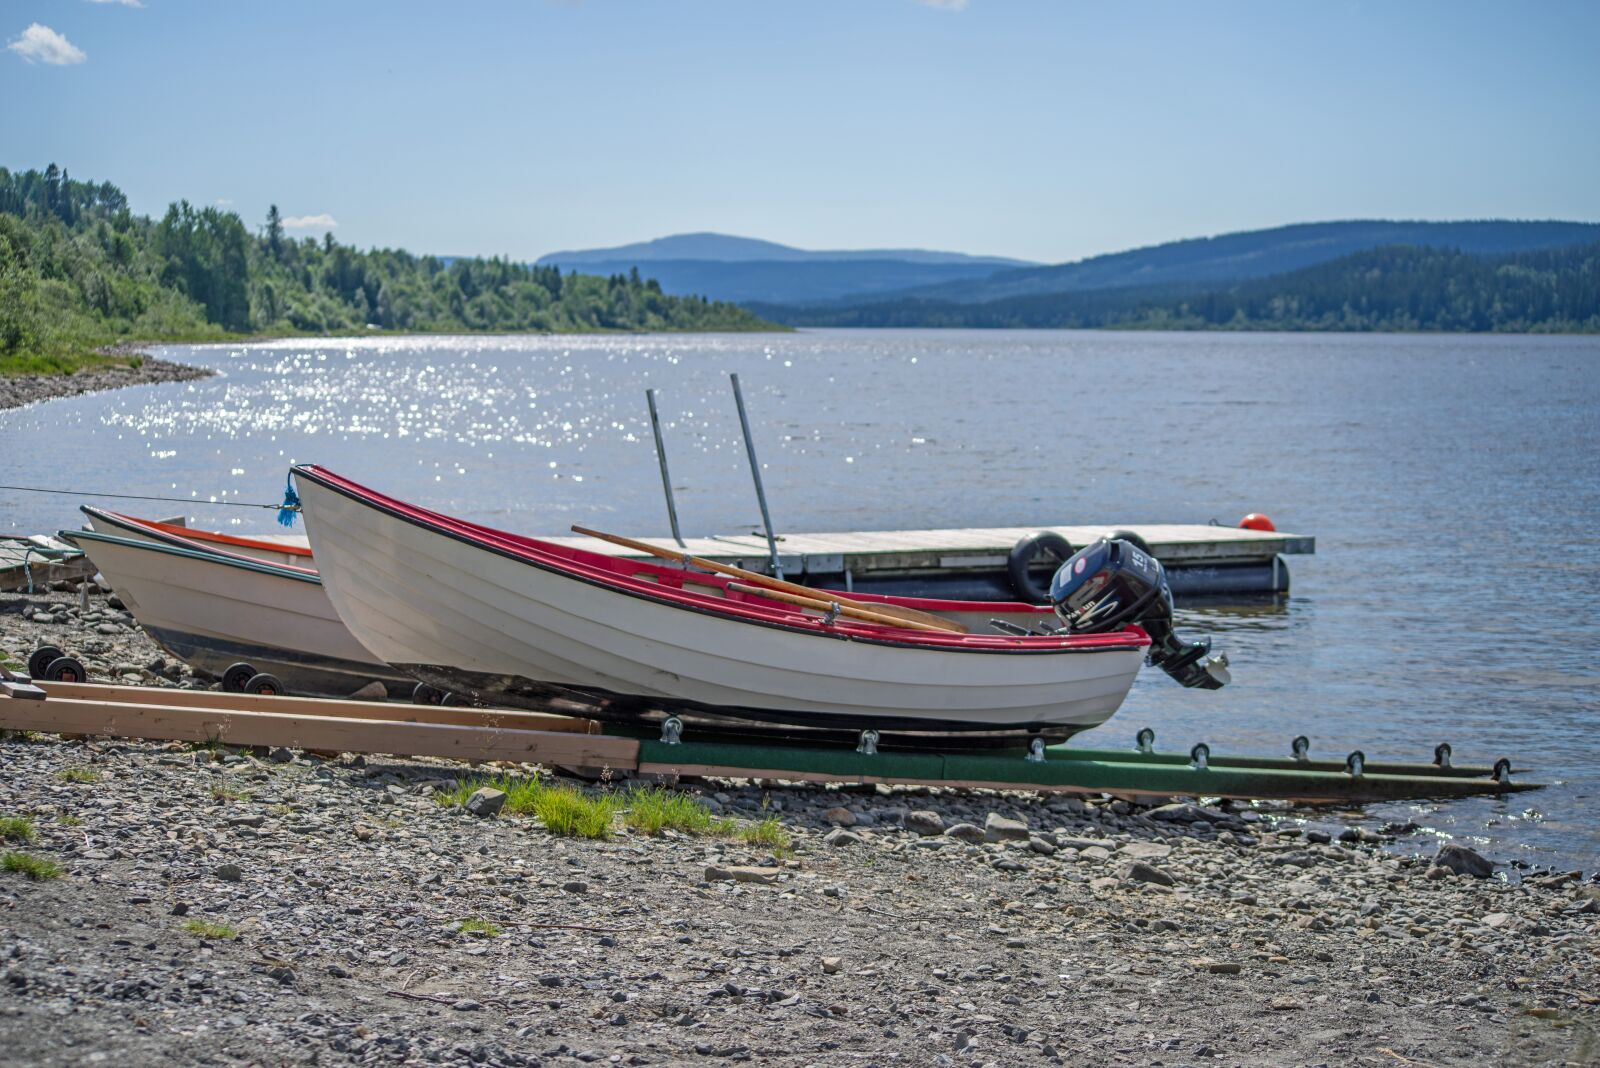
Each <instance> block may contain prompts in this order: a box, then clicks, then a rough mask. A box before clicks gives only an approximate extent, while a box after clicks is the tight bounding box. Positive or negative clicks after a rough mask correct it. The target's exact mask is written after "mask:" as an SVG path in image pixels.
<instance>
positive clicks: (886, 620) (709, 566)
mask: <svg viewBox="0 0 1600 1068" xmlns="http://www.w3.org/2000/svg"><path fill="white" fill-rule="evenodd" d="M572 530H573V532H574V533H577V534H587V535H588V536H589V537H591V538H599V539H600V540H601V541H609V542H610V543H611V544H613V545H621V546H622V547H624V548H627V549H633V550H635V551H637V552H642V553H648V554H649V555H651V556H658V557H660V558H661V559H663V560H671V561H673V562H674V563H679V564H685V565H687V566H689V567H698V568H700V569H701V570H702V571H712V572H715V573H717V574H719V575H727V576H729V577H731V578H736V579H743V580H744V584H740V583H738V582H730V583H729V584H728V589H730V590H733V591H735V592H739V593H754V594H758V595H760V596H762V597H768V598H771V599H772V600H774V601H782V602H783V603H784V604H792V605H795V606H797V607H800V608H810V609H812V610H814V611H818V612H831V611H832V610H833V608H834V606H835V605H837V606H838V609H839V615H842V616H848V617H850V618H851V619H858V620H860V621H862V622H863V623H876V624H878V625H879V626H884V627H908V628H910V629H912V630H932V631H943V632H945V633H948V634H966V633H967V628H966V627H964V626H962V625H961V624H960V623H957V622H956V621H955V620H953V619H944V618H942V617H940V616H935V615H931V614H929V613H927V612H919V611H917V610H916V609H915V608H904V607H901V606H900V605H893V604H876V603H869V602H864V601H852V600H849V599H847V598H844V597H840V596H838V595H836V594H832V593H824V592H823V591H821V590H814V589H812V588H811V587H809V586H801V585H798V584H796V583H793V582H785V581H783V580H782V579H776V578H772V577H771V576H769V575H763V574H761V573H760V572H757V571H746V570H745V569H744V568H742V567H734V566H733V565H732V564H719V563H717V562H716V561H715V560H706V559H704V558H702V557H699V556H690V555H689V554H688V553H684V552H679V551H678V550H676V549H663V548H661V547H660V546H657V545H651V544H650V543H649V542H644V541H637V540H635V539H633V538H625V537H623V536H622V535H621V534H607V533H605V532H604V531H601V530H590V529H589V528H588V527H580V526H578V525H577V524H573V527H572Z"/></svg>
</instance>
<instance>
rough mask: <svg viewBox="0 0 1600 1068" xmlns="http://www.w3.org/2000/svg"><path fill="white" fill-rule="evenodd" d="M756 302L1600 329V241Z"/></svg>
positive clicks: (1116, 322)
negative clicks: (1031, 287)
mask: <svg viewBox="0 0 1600 1068" xmlns="http://www.w3.org/2000/svg"><path fill="white" fill-rule="evenodd" d="M748 307H749V308H750V309H751V310H752V311H754V312H756V313H757V314H758V315H762V316H765V317H766V318H769V319H772V320H774V321H776V322H782V323H787V324H789V325H792V326H855V327H929V326H941V327H1024V328H1102V329H1136V328H1146V329H1163V330H1354V331H1463V332H1465V331H1471V332H1479V333H1490V332H1507V333H1595V332H1600V244H1585V245H1573V246H1568V247H1565V248H1554V249H1545V250H1541V251H1537V252H1517V253H1512V254H1508V255H1495V256H1484V255H1473V254H1470V253H1466V252H1462V251H1460V250H1457V249H1449V248H1433V247H1426V248H1425V247H1416V246H1409V245H1391V246H1386V247H1382V248H1376V249H1371V250H1369V251H1365V252H1357V253H1353V254H1351V255H1348V256H1344V257H1342V258H1340V259H1336V260H1331V261H1329V262H1327V263H1322V264H1317V265H1316V266H1313V267H1306V268H1302V269H1300V270H1296V271H1289V272H1285V273H1283V274H1277V275H1272V276H1269V277H1266V278H1257V279H1252V280H1250V281H1245V282H1239V283H1236V284H1233V285H1228V286H1204V285H1199V284H1189V285H1163V286H1130V287H1122V288H1115V289H1098V290H1089V291H1085V292H1076V293H1050V294H1042V295H1038V296H1025V297H1012V298H1007V299H1003V300H994V301H986V302H982V303H971V304H966V303H959V302H956V301H948V300H937V301H935V300H918V299H911V298H908V299H901V300H895V301H881V302H876V303H867V304H858V305H836V306H824V305H817V306H811V307H795V306H784V305H771V304H750V305H748Z"/></svg>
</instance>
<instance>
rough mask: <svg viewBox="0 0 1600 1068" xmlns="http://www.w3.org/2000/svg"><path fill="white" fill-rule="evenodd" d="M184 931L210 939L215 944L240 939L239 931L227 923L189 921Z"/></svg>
mask: <svg viewBox="0 0 1600 1068" xmlns="http://www.w3.org/2000/svg"><path fill="white" fill-rule="evenodd" d="M183 929H184V930H185V931H188V932H189V933H190V934H192V935H196V936H198V937H200V938H209V939H211V940H212V941H213V942H227V941H230V940H232V939H235V938H238V937H239V930H238V928H236V927H230V926H228V925H227V924H225V923H213V922H211V921H210V920H188V921H186V922H185V923H184V925H183Z"/></svg>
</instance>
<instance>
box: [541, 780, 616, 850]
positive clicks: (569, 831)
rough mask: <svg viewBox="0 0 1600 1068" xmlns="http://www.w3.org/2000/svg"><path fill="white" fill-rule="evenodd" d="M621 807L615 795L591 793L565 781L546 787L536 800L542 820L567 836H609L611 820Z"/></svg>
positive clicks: (557, 832)
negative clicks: (564, 782) (568, 784)
mask: <svg viewBox="0 0 1600 1068" xmlns="http://www.w3.org/2000/svg"><path fill="white" fill-rule="evenodd" d="M621 807H622V803H621V801H620V800H619V799H618V798H617V797H616V796H615V795H614V794H597V795H590V794H586V793H584V792H583V791H582V790H580V789H578V788H577V787H576V786H567V785H565V784H561V785H556V786H546V787H543V788H542V789H540V790H539V791H538V792H537V793H536V794H535V796H534V799H533V814H534V815H535V816H537V817H538V818H539V822H540V823H543V824H544V825H545V828H546V829H547V830H548V831H550V833H551V834H559V835H562V836H564V837H567V838H610V837H611V821H612V820H613V819H615V818H616V815H617V810H618V809H620V808H621Z"/></svg>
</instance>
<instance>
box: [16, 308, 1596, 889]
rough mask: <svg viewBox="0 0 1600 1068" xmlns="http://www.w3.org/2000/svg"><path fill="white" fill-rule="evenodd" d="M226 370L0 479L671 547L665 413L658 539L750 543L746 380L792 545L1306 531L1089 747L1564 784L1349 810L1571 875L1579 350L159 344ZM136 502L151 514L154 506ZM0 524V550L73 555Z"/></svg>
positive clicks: (73, 407)
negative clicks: (308, 491) (1260, 589)
mask: <svg viewBox="0 0 1600 1068" xmlns="http://www.w3.org/2000/svg"><path fill="white" fill-rule="evenodd" d="M164 355H167V356H168V357H169V358H174V359H178V360H180V361H184V362H191V363H200V364H204V365H206V366H209V367H212V368H215V369H217V370H218V371H219V372H220V373H219V374H218V375H217V376H216V377H214V378H209V379H205V380H202V381H198V382H190V383H180V384H173V385H166V386H151V387H137V388H133V389H127V390H122V391H117V392H114V393H104V394H95V395H90V396H84V397H78V398H72V399H68V400H62V401H56V402H52V403H50V404H48V405H42V406H36V407H34V408H27V409H18V410H13V411H8V412H4V413H0V456H4V457H5V459H6V468H7V475H8V479H9V480H11V481H16V482H26V483H59V484H66V485H71V486H81V487H104V488H115V489H117V490H119V491H122V492H129V493H158V494H171V495H173V496H177V497H181V498H183V499H184V500H185V501H186V502H191V503H192V505H193V507H191V508H180V507H179V506H168V509H167V510H172V511H176V510H185V511H189V512H190V513H191V514H193V515H195V516H197V517H198V521H200V522H203V523H206V524H207V525H212V526H229V527H231V528H232V529H236V530H242V531H250V530H259V531H267V530H274V529H276V528H275V527H274V526H273V517H272V514H271V512H269V511H266V510H245V509H225V508H220V507H210V506H209V505H208V503H207V502H211V501H262V502H274V501H276V499H277V498H278V496H279V495H280V494H281V492H282V486H283V477H284V471H285V469H286V468H287V467H288V465H289V464H290V463H291V462H294V461H315V462H319V463H324V464H327V465H329V466H331V467H334V468H336V469H338V470H340V471H342V472H344V473H346V474H349V475H351V476H352V477H355V478H359V479H363V480H366V481H368V482H371V483H372V484H374V485H376V486H378V487H381V488H383V489H385V490H388V491H390V492H393V493H396V494H398V495H400V496H402V497H412V498H415V499H417V500H418V501H419V502H422V503H425V504H429V505H431V506H434V507H437V508H440V509H443V510H445V511H450V512H455V513H459V514H461V515H463V516H466V517H467V518H471V519H476V520H479V521H483V522H488V523H493V524H497V525H500V526H505V527H508V528H511V529H515V530H522V531H527V532H530V533H551V532H558V531H561V530H564V529H565V528H566V527H567V526H568V525H569V524H571V523H573V522H583V523H590V524H593V525H597V526H602V527H609V528H611V529H617V530H622V531H659V530H662V529H664V528H665V526H666V520H665V510H664V508H663V506H662V503H661V493H660V486H659V482H658V477H659V476H658V472H657V468H656V463H655V457H654V449H653V445H652V440H651V433H650V427H649V421H648V415H647V412H646V409H645V405H644V397H643V392H644V390H645V389H647V388H649V387H656V388H657V389H658V390H659V403H660V409H661V414H662V418H663V421H664V433H665V435H666V439H667V444H668V448H669V451H670V453H671V460H672V472H673V477H674V480H675V483H676V485H677V487H678V509H679V513H680V515H681V516H682V518H683V522H684V526H685V529H686V530H688V531H690V532H695V533H713V532H720V533H727V532H732V531H739V530H751V529H754V528H755V527H756V525H757V524H758V523H759V515H758V513H757V510H756V507H755V501H754V497H753V495H752V493H751V490H750V484H749V473H748V471H747V469H746V467H745V458H744V451H743V447H742V445H741V443H740V438H739V430H738V421H737V417H736V415H735V413H734V410H733V405H732V400H731V397H730V396H729V389H728V384H727V374H728V373H729V372H730V371H737V372H739V373H740V375H741V378H742V381H743V384H744V388H745V392H746V397H747V400H748V402H749V406H750V410H751V415H752V419H753V422H754V424H755V433H756V437H757V444H758V447H759V450H760V454H761V459H762V463H763V466H764V469H765V471H764V474H765V478H766V483H767V488H768V493H769V495H770V497H771V500H772V511H773V515H774V519H775V521H776V522H777V523H778V525H779V526H780V527H781V528H785V529H789V530H802V529H810V530H827V529H835V530H837V529H857V530H860V529H882V528H918V527H952V526H955V527H959V526H990V525H996V524H1018V525H1031V524H1036V523H1037V524H1044V523H1071V522H1105V523H1107V524H1108V525H1111V524H1122V523H1134V522H1140V521H1199V522H1204V521H1206V520H1208V519H1212V518H1217V519H1219V520H1220V521H1222V522H1232V521H1234V520H1235V519H1236V518H1237V517H1238V516H1240V515H1242V514H1244V513H1245V512H1249V511H1255V510H1260V511H1265V512H1267V513H1268V514H1270V515H1272V516H1273V518H1274V519H1275V520H1277V521H1278V523H1279V524H1280V526H1281V527H1283V528H1285V529H1292V530H1296V531H1304V532H1306V533H1311V534H1315V535H1317V538H1318V550H1319V555H1317V556H1315V557H1311V558H1301V559H1295V560H1291V562H1290V564H1291V567H1292V569H1293V571H1294V575H1295V596H1294V597H1293V598H1292V599H1291V600H1290V601H1289V602H1288V603H1287V604H1283V605H1278V606H1271V607H1265V608H1263V607H1261V606H1255V607H1242V608H1234V609H1207V610H1204V611H1198V610H1197V611H1190V612H1185V613H1184V625H1185V627H1186V628H1188V629H1189V630H1192V631H1205V632H1209V633H1212V634H1215V635H1216V636H1217V639H1218V642H1219V645H1220V646H1222V647H1224V648H1226V649H1227V650H1228V652H1229V655H1230V657H1231V658H1232V660H1233V662H1234V665H1235V670H1234V678H1235V682H1234V685H1233V686H1231V687H1230V688H1229V689H1227V690H1225V691H1222V692H1221V693H1219V694H1209V693H1208V694H1195V693H1192V692H1189V691H1182V690H1179V689H1178V688H1177V687H1174V686H1173V685H1172V684H1171V683H1170V682H1168V681H1167V680H1166V679H1165V678H1164V677H1161V676H1159V673H1157V675H1156V676H1152V677H1146V678H1142V679H1141V680H1140V681H1139V683H1138V684H1137V686H1136V688H1135V691H1134V694H1133V696H1132V697H1131V698H1130V700H1129V702H1128V704H1127V705H1126V706H1125V708H1124V710H1123V712H1121V713H1120V714H1119V715H1118V716H1117V717H1116V718H1115V719H1113V720H1112V721H1111V723H1110V724H1109V725H1108V726H1106V727H1104V728H1102V729H1100V730H1097V731H1094V732H1091V733H1090V734H1088V735H1085V736H1084V741H1085V742H1086V743H1088V744H1094V745H1109V746H1118V747H1121V746H1124V745H1130V746H1131V744H1132V741H1131V740H1132V737H1133V734H1134V732H1135V730H1137V729H1138V728H1139V727H1141V726H1144V725H1146V724H1149V725H1153V726H1155V727H1156V729H1157V731H1158V734H1159V736H1160V739H1161V743H1162V745H1163V748H1170V749H1178V748H1180V747H1181V748H1184V749H1186V748H1187V747H1188V746H1189V745H1190V744H1191V743H1192V742H1194V741H1199V740H1205V741H1207V742H1209V743H1211V744H1212V746H1213V748H1214V749H1215V750H1216V751H1217V752H1224V751H1227V750H1230V749H1231V750H1235V751H1238V750H1246V749H1248V750H1251V751H1256V752H1267V753H1275V752H1284V753H1286V752H1287V749H1288V742H1289V739H1290V738H1292V737H1293V736H1294V735H1296V734H1300V733H1308V734H1310V735H1311V736H1312V738H1313V745H1314V747H1315V751H1316V752H1317V753H1319V754H1323V755H1327V754H1337V755H1342V754H1343V753H1344V752H1347V751H1348V750H1350V749H1355V748H1361V749H1363V750H1365V751H1366V753H1367V755H1368V757H1369V758H1370V759H1373V760H1379V759H1408V760H1414V759H1427V757H1428V755H1429V754H1431V752H1432V750H1433V746H1434V744H1435V743H1437V742H1439V741H1450V742H1451V743H1452V744H1453V745H1454V748H1455V751H1456V755H1457V760H1458V761H1459V762H1466V761H1473V762H1479V761H1481V762H1489V761H1492V760H1493V759H1494V758H1495V757H1497V756H1500V755H1502V754H1511V755H1513V756H1514V757H1516V759H1517V761H1518V764H1519V766H1522V765H1525V766H1527V767H1528V768H1529V769H1531V770H1530V771H1529V772H1528V774H1529V775H1530V776H1535V775H1536V776H1537V777H1539V778H1540V779H1545V780H1556V781H1559V782H1560V783H1561V785H1559V786H1557V787H1555V788H1553V789H1551V790H1548V791H1545V792H1544V793H1542V794H1538V795H1533V796H1532V797H1531V798H1530V797H1529V795H1520V796H1516V797H1512V798H1510V799H1507V800H1504V801H1497V800H1493V799H1483V800H1475V801H1468V802H1455V803H1450V804H1447V805H1443V806H1440V805H1434V804H1421V803H1419V804H1412V805H1389V806H1375V807H1373V808H1372V809H1370V810H1369V818H1371V819H1372V820H1374V821H1376V822H1386V821H1390V820H1394V821H1397V822H1404V821H1405V820H1407V819H1416V820H1417V821H1418V822H1421V823H1426V824H1428V825H1429V826H1430V827H1431V828H1433V829H1434V833H1436V834H1441V835H1453V836H1457V837H1460V838H1462V839H1464V840H1467V841H1471V842H1476V843H1480V844H1484V845H1486V846H1487V847H1488V848H1490V849H1491V850H1492V851H1495V852H1498V853H1500V854H1501V855H1522V856H1528V857H1545V858H1550V859H1560V860H1562V861H1563V862H1565V863H1571V864H1580V865H1582V866H1584V867H1593V866H1594V862H1593V856H1594V854H1595V852H1596V850H1597V848H1600V840H1597V835H1600V831H1597V827H1600V819H1597V818H1596V816H1597V814H1600V739H1597V732H1596V731H1595V726H1596V723H1597V722H1600V686H1597V685H1596V683H1597V673H1596V670H1595V666H1594V662H1593V654H1592V650H1593V649H1594V648H1596V647H1597V646H1600V622H1597V620H1596V618H1595V613H1594V589H1595V583H1594V577H1595V575H1596V573H1597V572H1600V539H1597V537H1596V535H1595V533H1594V531H1595V529H1596V528H1597V526H1600V449H1596V448H1595V444H1594V427H1595V426H1600V374H1597V373H1596V371H1597V370H1600V368H1597V367H1596V363H1597V362H1600V342H1597V341H1596V340H1595V339H1591V338H1516V337H1397V336H1381V335H1380V336H1355V335H1309V336H1302V335H1295V336H1288V335H1232V334H1204V335H1200V334H1196V335H1164V334H1144V333H1128V334H1101V333H1092V332H1081V333H1071V332H1064V333H1056V332H1048V331H1040V332H1005V331H992V332H985V331H971V332H969V331H950V332H940V331H881V332H872V331H862V332H855V331H817V332H807V333H800V334H793V335H781V336H766V335H750V336H737V335H722V336H699V335H672V336H645V337H634V336H594V337H472V338H460V337H456V338H450V337H436V338H391V337H384V338H361V339H355V340H348V339H331V340H306V339H296V340H285V341H278V342H269V343H264V344H252V345H213V346H195V347H177V348H173V349H170V350H167V351H166V352H165V353H164ZM157 507H160V506H152V509H151V510H154V509H155V508H157ZM74 519H75V514H74V513H73V512H72V510H71V508H70V507H68V506H67V505H65V504H63V502H62V501H61V499H58V498H48V497H32V496H29V495H25V494H13V495H8V496H6V497H4V498H3V499H0V529H11V530H22V531H27V532H30V533H31V532H35V531H39V530H47V529H51V528H54V527H57V526H63V525H70V524H72V523H73V522H74Z"/></svg>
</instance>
